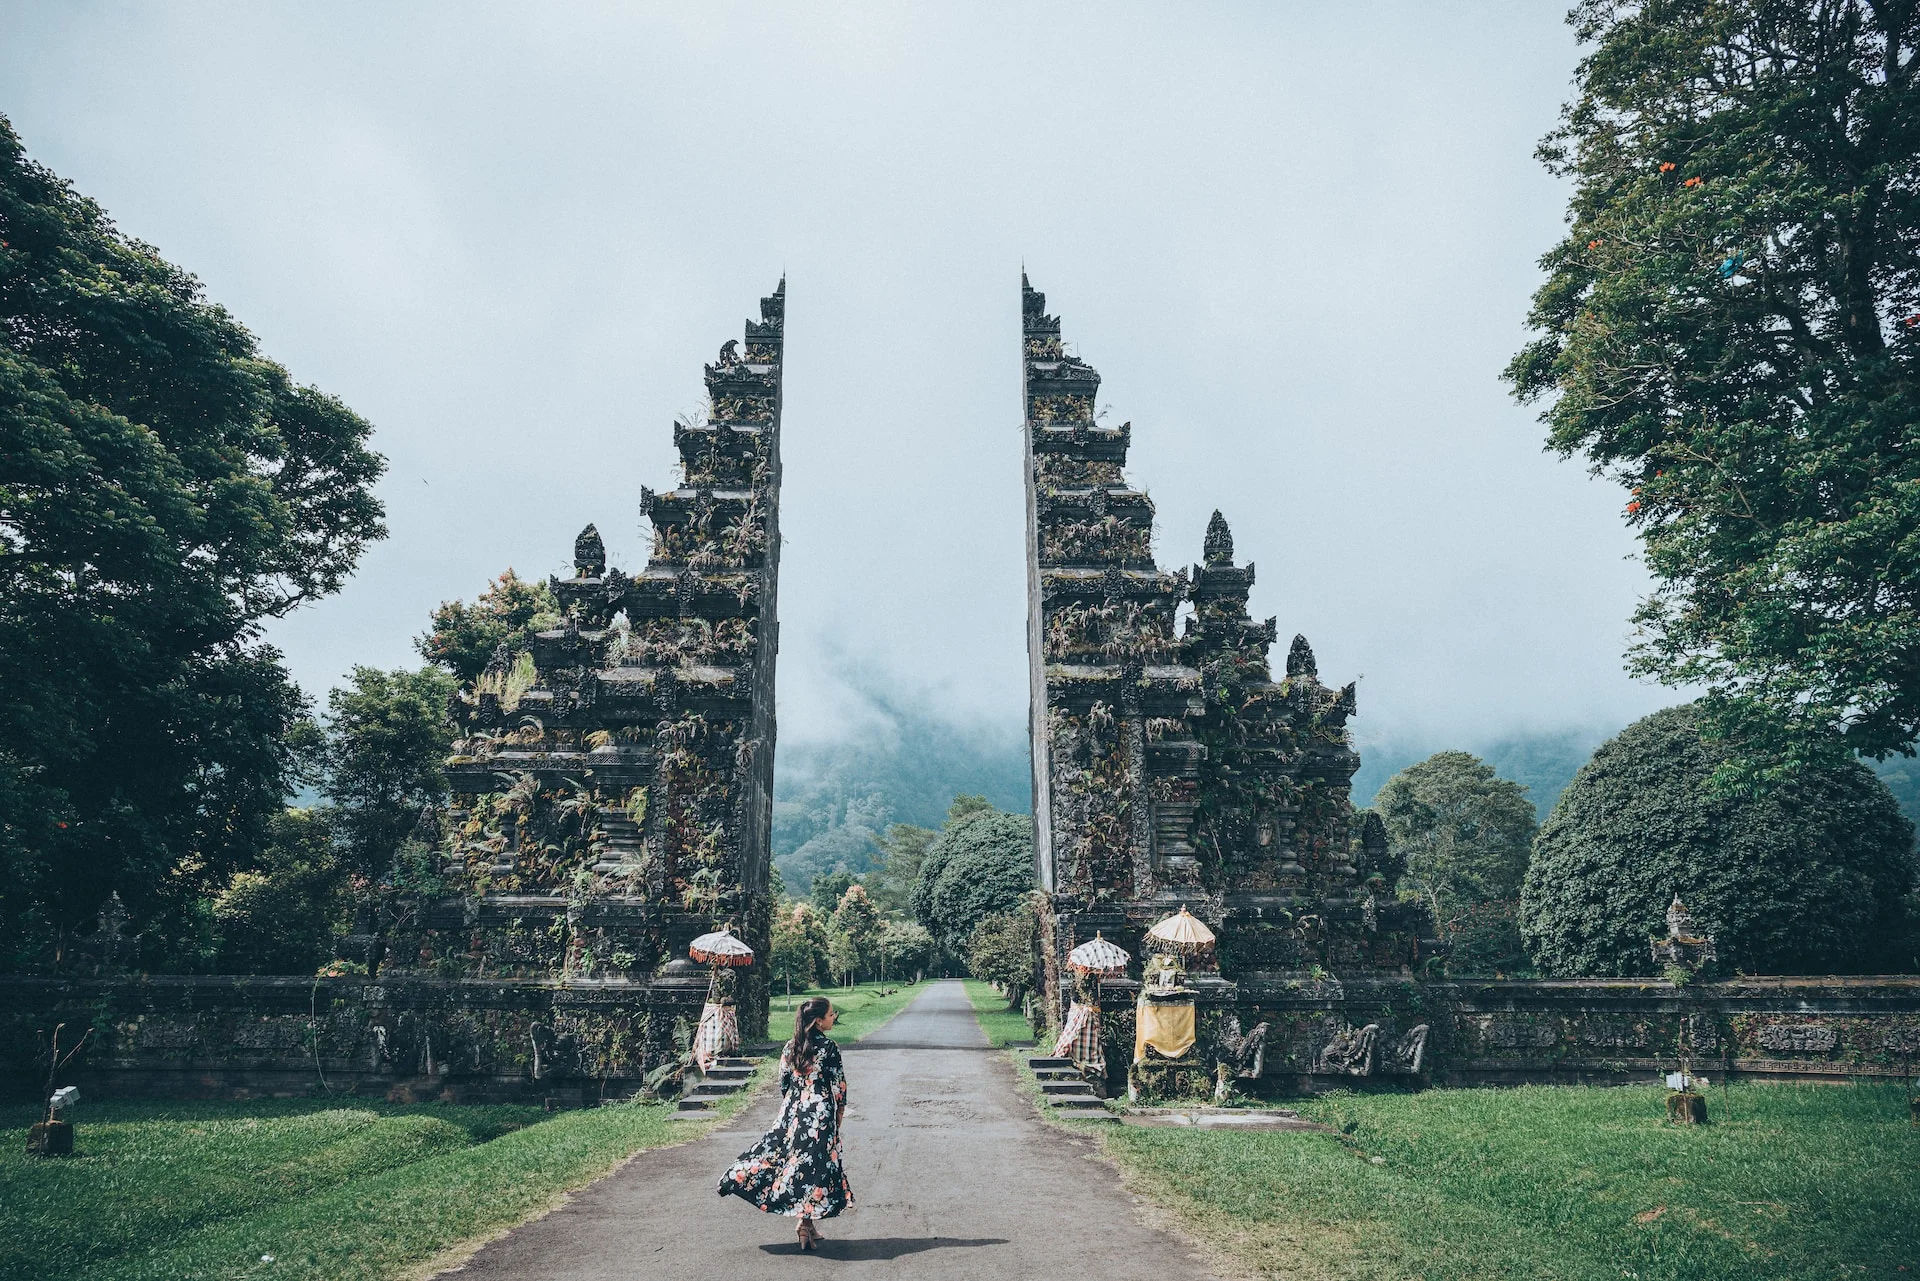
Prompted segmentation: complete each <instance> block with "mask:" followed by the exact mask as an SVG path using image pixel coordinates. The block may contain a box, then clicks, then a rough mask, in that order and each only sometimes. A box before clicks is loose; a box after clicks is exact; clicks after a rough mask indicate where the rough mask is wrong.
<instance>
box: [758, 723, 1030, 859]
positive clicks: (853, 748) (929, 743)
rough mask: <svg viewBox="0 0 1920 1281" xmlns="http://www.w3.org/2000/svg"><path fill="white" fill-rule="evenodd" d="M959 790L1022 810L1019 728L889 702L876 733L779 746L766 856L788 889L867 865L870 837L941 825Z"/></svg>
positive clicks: (1026, 793)
mask: <svg viewBox="0 0 1920 1281" xmlns="http://www.w3.org/2000/svg"><path fill="white" fill-rule="evenodd" d="M962 792H969V793H975V794H978V795H982V796H985V797H986V798H987V799H988V800H989V801H992V802H993V803H994V804H995V805H996V806H998V807H999V808H1001V809H1003V810H1008V811H1011V812H1013V813H1016V814H1024V813H1026V812H1027V811H1028V809H1029V808H1030V806H1031V802H1032V796H1033V786H1032V783H1031V782H1030V780H1029V777H1028V770H1027V740H1026V735H1025V733H1024V732H1023V730H1022V728H1020V727H1015V728H1012V729H1008V730H1000V731H991V730H989V731H982V730H974V729H963V728H961V727H959V726H956V725H953V724H951V723H949V722H947V721H945V720H942V719H941V718H939V717H938V716H936V715H934V714H932V713H929V712H924V711H915V710H910V709H899V708H887V709H886V719H885V722H884V723H883V728H882V730H881V731H880V732H878V733H875V734H873V735H870V736H867V737H864V738H861V739H858V740H855V741H852V742H845V743H797V744H787V743H782V744H781V745H780V746H779V748H778V753H777V756H776V758H775V764H774V783H773V853H774V863H775V865H776V866H777V867H778V868H779V869H780V876H781V878H782V880H784V881H785V883H786V887H787V891H788V892H789V893H793V894H801V893H804V892H805V891H806V890H807V888H808V887H809V886H811V885H812V884H813V880H814V878H815V877H816V876H821V875H824V874H825V873H827V872H832V871H838V870H845V871H848V872H852V873H853V874H854V875H856V876H858V875H860V874H862V873H864V872H867V871H869V870H871V868H872V867H873V863H874V858H875V856H876V855H877V854H878V851H877V850H876V849H875V848H874V844H873V838H874V837H875V836H877V835H879V834H881V833H883V832H885V831H886V830H887V828H888V826H889V825H891V824H894V823H912V824H915V825H916V826H919V827H939V826H940V823H941V820H942V819H944V818H945V817H946V815H947V806H948V805H949V804H951V803H952V801H953V798H954V797H955V796H956V795H958V794H959V793H962Z"/></svg>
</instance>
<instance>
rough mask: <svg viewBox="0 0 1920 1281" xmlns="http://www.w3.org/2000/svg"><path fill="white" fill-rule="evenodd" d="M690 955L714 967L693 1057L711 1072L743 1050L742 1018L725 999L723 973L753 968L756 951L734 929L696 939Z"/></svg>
mask: <svg viewBox="0 0 1920 1281" xmlns="http://www.w3.org/2000/svg"><path fill="white" fill-rule="evenodd" d="M687 955H688V956H691V957H692V958H693V959H694V960H696V961H705V962H707V963H708V964H709V965H711V966H713V977H712V978H711V979H709V980H708V982H707V1003H706V1004H705V1005H704V1006H702V1007H701V1009H700V1026H699V1027H697V1028H695V1029H694V1033H693V1057H694V1059H695V1061H696V1062H698V1063H699V1064H700V1070H701V1071H702V1072H707V1071H710V1070H711V1069H712V1067H713V1064H714V1062H715V1061H716V1060H718V1059H719V1058H721V1057H722V1056H724V1055H728V1054H731V1053H733V1052H734V1051H735V1050H737V1049H739V1048H740V1024H739V1016H738V1015H737V1014H735V1012H734V1009H733V1001H732V998H730V997H725V996H723V995H722V989H721V986H720V971H721V970H722V969H723V968H725V967H728V966H737V965H752V964H753V949H752V948H750V947H748V946H747V945H746V944H745V943H742V942H741V941H740V940H739V939H737V938H735V937H734V936H733V931H732V929H731V928H722V929H718V930H715V931H714V932H713V933H711V934H702V935H701V936H700V937H699V938H697V939H695V940H694V941H693V945H692V946H691V947H689V948H688V949H687Z"/></svg>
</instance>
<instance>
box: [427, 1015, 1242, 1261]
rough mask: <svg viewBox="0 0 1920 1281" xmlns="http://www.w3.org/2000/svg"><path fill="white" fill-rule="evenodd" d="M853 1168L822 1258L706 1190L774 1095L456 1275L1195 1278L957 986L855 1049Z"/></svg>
mask: <svg viewBox="0 0 1920 1281" xmlns="http://www.w3.org/2000/svg"><path fill="white" fill-rule="evenodd" d="M845 1049H846V1063H847V1078H848V1082H849V1091H850V1106H849V1109H848V1114H847V1134H846V1161H847V1175H848V1178H849V1179H850V1180H851V1181H852V1183H853V1194H854V1198H855V1200H856V1202H857V1203H858V1208H857V1209H856V1210H855V1211H854V1212H853V1213H851V1214H846V1215H842V1216H841V1217H840V1218H837V1219H828V1220H826V1221H825V1222H824V1223H822V1224H821V1230H822V1231H823V1232H825V1233H826V1234H827V1235H828V1237H829V1238H830V1239H829V1240H827V1241H825V1242H823V1243H822V1245H821V1247H820V1249H819V1250H818V1251H817V1252H816V1253H813V1254H806V1255H802V1254H800V1253H799V1251H798V1249H797V1248H796V1247H795V1245H794V1239H793V1220H791V1219H786V1218H777V1217H775V1216H772V1215H767V1214H762V1213H760V1212H759V1211H758V1210H756V1209H754V1208H753V1207H752V1206H750V1205H748V1204H747V1203H746V1202H744V1201H742V1200H740V1199H739V1198H737V1197H721V1196H718V1195H716V1194H715V1193H714V1185H715V1184H716V1183H718V1182H719V1179H720V1174H721V1171H723V1170H725V1169H726V1168H727V1166H728V1165H729V1164H731V1163H732V1161H733V1158H734V1156H735V1154H736V1153H738V1152H739V1151H740V1150H741V1149H743V1148H745V1147H747V1146H748V1145H749V1144H750V1143H752V1141H753V1140H754V1139H755V1138H756V1137H757V1136H758V1135H759V1133H760V1131H761V1130H763V1129H765V1128H766V1127H767V1126H769V1125H771V1124H772V1123H773V1116H774V1112H775V1110H776V1108H777V1104H778V1100H777V1099H776V1098H774V1097H773V1095H772V1092H771V1091H768V1093H767V1095H766V1096H765V1097H763V1098H762V1099H761V1100H760V1101H759V1102H758V1103H757V1104H755V1105H754V1106H753V1107H752V1108H750V1109H748V1110H747V1111H746V1112H744V1113H742V1114H740V1115H739V1116H738V1117H736V1118H735V1119H734V1120H733V1122H731V1123H730V1124H729V1126H728V1128H726V1129H724V1130H721V1131H718V1132H716V1133H712V1134H709V1135H707V1136H706V1137H704V1138H702V1139H700V1140H698V1141H697V1142H694V1143H689V1144H684V1145H682V1146H680V1147H676V1148H667V1149H664V1150H661V1151H656V1152H649V1153H644V1154H642V1155H641V1156H640V1157H639V1158H638V1159H637V1160H635V1161H634V1162H632V1163H631V1164H629V1165H628V1166H626V1167H625V1168H623V1169H621V1170H620V1171H618V1172H616V1173H615V1174H612V1175H610V1176H608V1177H607V1178H605V1179H602V1180H601V1181H600V1182H598V1183H596V1184H593V1185H592V1186H591V1187H588V1188H586V1189H584V1190H583V1191H581V1192H580V1193H579V1194H578V1195H576V1196H575V1197H574V1198H573V1199H572V1200H571V1201H569V1202H568V1203H567V1204H566V1205H564V1206H562V1207H561V1208H560V1209H558V1210H555V1211H554V1212H553V1213H552V1214H549V1215H547V1216H546V1217H545V1218H543V1219H538V1220H536V1221H534V1222H532V1223H529V1224H527V1225H526V1226H525V1227H522V1228H519V1229H517V1230H516V1231H514V1232H512V1233H510V1234H508V1235H507V1236H505V1237H503V1238H501V1239H500V1240H498V1241H495V1242H494V1243H492V1244H491V1245H489V1246H487V1247H486V1248H485V1249H483V1250H481V1251H480V1253H479V1254H477V1255H475V1256H474V1258H473V1259H472V1260H471V1261H470V1262H469V1263H468V1264H467V1265H466V1266H465V1267H464V1268H462V1269H459V1270H456V1271H455V1272H453V1273H450V1274H446V1275H448V1276H449V1277H450V1278H457V1281H476V1279H477V1278H485V1279H487V1281H493V1279H495V1278H498V1279H500V1281H505V1279H506V1278H514V1279H515V1281H530V1279H533V1278H538V1279H539V1281H547V1279H549V1278H554V1279H565V1281H602V1279H604V1281H613V1279H614V1278H621V1279H623V1281H624V1279H626V1278H648V1279H652V1278H661V1279H662V1281H664V1279H665V1278H669V1277H683V1276H684V1277H706V1278H727V1279H729V1281H734V1279H739V1281H759V1279H760V1278H785V1277H789V1276H795V1275H801V1274H804V1275H808V1276H818V1275H822V1274H842V1273H844V1274H845V1275H847V1276H850V1277H852V1276H858V1277H861V1278H899V1279H900V1281H947V1279H949V1278H952V1279H956V1281H957V1279H959V1278H966V1279H967V1281H1002V1279H1004V1281H1032V1279H1033V1278H1034V1277H1041V1276H1073V1275H1079V1274H1085V1275H1089V1276H1097V1277H1099V1278H1101V1281H1149V1279H1151V1281H1202V1279H1203V1278H1207V1277H1209V1276H1210V1275H1211V1274H1210V1273H1208V1271H1207V1269H1206V1265H1205V1264H1204V1263H1203V1262H1201V1261H1200V1259H1199V1258H1198V1256H1197V1255H1195V1254H1194V1253H1193V1252H1192V1250H1191V1249H1190V1247H1188V1246H1187V1245H1185V1244H1184V1243H1183V1242H1180V1241H1178V1240H1176V1239H1175V1238H1173V1237H1171V1236H1169V1235H1168V1234H1166V1233H1163V1232H1160V1231H1157V1230H1155V1229H1153V1228H1149V1227H1147V1226H1146V1225H1145V1224H1144V1223H1142V1222H1141V1220H1140V1218H1139V1216H1138V1215H1137V1214H1136V1212H1135V1210H1134V1206H1133V1201H1132V1198H1131V1197H1130V1196H1129V1195H1128V1194H1127V1193H1126V1192H1125V1191H1123V1190H1122V1189H1121V1187H1120V1184H1119V1181H1118V1179H1117V1178H1116V1177H1115V1175H1114V1173H1113V1170H1112V1168H1111V1167H1109V1166H1108V1165H1107V1164H1106V1163H1105V1162H1104V1161H1101V1160H1099V1159H1097V1158H1094V1157H1092V1155H1091V1153H1092V1151H1093V1145H1092V1144H1091V1142H1089V1141H1088V1140H1086V1139H1083V1138H1079V1137H1077V1136H1074V1135H1071V1134H1067V1133H1064V1132H1062V1131H1061V1130H1060V1129H1058V1128H1057V1127H1053V1126H1049V1125H1047V1124H1046V1123H1045V1122H1043V1121H1041V1120H1040V1119H1039V1118H1038V1117H1037V1116H1035V1115H1034V1112H1033V1106H1032V1104H1030V1103H1029V1102H1028V1101H1027V1099H1026V1098H1025V1097H1024V1096H1023V1095H1021V1094H1020V1093H1018V1092H1017V1090H1016V1088H1015V1080H1014V1074H1013V1069H1012V1067H1011V1065H1010V1064H1008V1063H1007V1061H1006V1059H1005V1057H1004V1056H1003V1055H1002V1054H1000V1053H998V1052H996V1051H993V1050H990V1049H988V1048H987V1043H986V1037H985V1036H984V1035H982V1034H981V1031H980V1027H979V1025H978V1024H977V1023H975V1022H974V1018H973V1009H972V1006H970V1005H969V1004H968V1002H967V995H966V991H965V989H964V988H962V987H961V986H960V984H958V983H955V982H943V983H935V984H932V985H931V986H929V988H928V989H927V990H926V991H925V992H923V993H921V994H920V996H919V997H917V998H916V999H915V1000H914V1002H913V1003H912V1004H911V1005H909V1006H908V1007H907V1008H906V1009H905V1010H903V1011H902V1012H901V1013H900V1014H899V1015H898V1016H897V1017H895V1018H894V1019H893V1020H892V1021H891V1022H890V1023H888V1024H887V1025H886V1026H884V1027H882V1028H881V1029H880V1030H879V1031H877V1032H875V1033H874V1034H873V1035H871V1036H869V1037H867V1038H866V1039H865V1040H863V1041H859V1042H857V1043H855V1044H852V1045H849V1046H846V1047H845Z"/></svg>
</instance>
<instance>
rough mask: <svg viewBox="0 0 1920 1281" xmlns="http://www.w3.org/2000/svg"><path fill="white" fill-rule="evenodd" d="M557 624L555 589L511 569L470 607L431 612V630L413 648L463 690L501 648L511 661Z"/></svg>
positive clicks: (449, 604)
mask: <svg viewBox="0 0 1920 1281" xmlns="http://www.w3.org/2000/svg"><path fill="white" fill-rule="evenodd" d="M559 624H560V603H559V601H557V600H556V599H555V598H554V595H553V588H551V587H549V586H548V585H547V584H546V583H544V582H541V581H539V580H537V579H526V578H521V577H520V576H519V575H518V574H515V573H514V572H513V570H511V569H509V570H507V572H506V573H504V574H502V575H500V576H499V577H498V578H496V579H494V580H493V581H492V582H491V583H488V584H487V587H486V590H485V591H483V592H481V593H480V596H479V599H477V600H475V601H474V602H473V604H471V605H469V604H467V603H466V602H465V601H458V600H449V601H442V602H440V606H439V608H438V609H435V610H434V611H433V625H432V626H431V627H430V628H428V629H427V631H426V633H425V634H424V635H422V636H419V637H417V638H416V639H415V640H414V642H413V644H414V648H416V649H418V650H419V651H420V656H421V657H422V658H424V659H426V660H427V661H428V662H430V663H433V664H435V665H437V666H439V667H442V668H445V669H446V670H447V671H449V672H452V673H453V675H454V677H455V678H456V679H457V680H459V682H460V683H461V684H462V685H466V684H470V683H472V681H473V680H474V679H475V678H477V677H478V676H479V675H480V673H482V672H484V671H486V670H487V665H488V664H489V663H491V662H492V661H493V660H494V658H495V656H496V655H499V654H500V653H501V649H502V647H503V646H504V647H505V652H506V655H507V656H509V657H511V656H513V655H516V654H523V653H525V652H526V651H527V649H528V647H529V646H530V645H531V644H532V640H533V634H534V633H535V632H537V631H540V630H542V629H543V628H548V627H557V626H559Z"/></svg>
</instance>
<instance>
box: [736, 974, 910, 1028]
mask: <svg viewBox="0 0 1920 1281" xmlns="http://www.w3.org/2000/svg"><path fill="white" fill-rule="evenodd" d="M925 990H926V985H925V984H916V983H884V984H883V983H856V984H854V985H853V986H852V987H814V988H808V989H807V990H806V991H804V992H795V993H794V994H793V996H792V998H791V1004H789V998H788V997H787V996H786V995H785V994H784V993H777V994H775V996H774V998H773V1008H772V1010H770V1011H769V1012H768V1015H767V1033H768V1035H770V1036H774V1037H787V1036H791V1035H793V1014H792V1011H793V1010H794V1009H796V1008H798V1006H799V1004H800V1002H801V1001H803V1000H805V999H806V998H808V997H810V996H824V997H826V998H827V999H828V1000H829V1001H832V1002H833V1008H834V1009H835V1010H838V1011H839V1017H838V1018H837V1019H836V1020H835V1022H834V1025H833V1039H834V1040H836V1041H841V1042H846V1041H857V1040H859V1039H860V1038H861V1037H863V1036H868V1035H871V1034H872V1033H873V1032H874V1030H875V1029H877V1028H878V1027H879V1026H880V1025H881V1024H883V1023H885V1022H886V1021H887V1020H888V1019H890V1018H892V1017H893V1016H894V1015H896V1014H898V1013H899V1012H900V1011H901V1010H904V1009H906V1008H907V1002H909V1001H911V1000H913V998H914V997H916V996H918V995H920V993H922V992H924V991H925Z"/></svg>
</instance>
